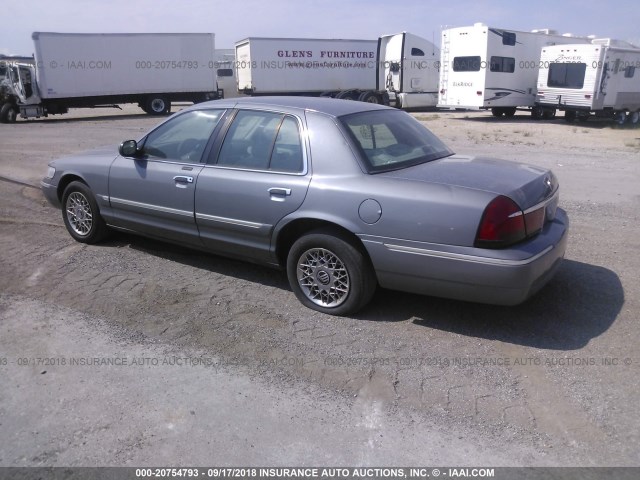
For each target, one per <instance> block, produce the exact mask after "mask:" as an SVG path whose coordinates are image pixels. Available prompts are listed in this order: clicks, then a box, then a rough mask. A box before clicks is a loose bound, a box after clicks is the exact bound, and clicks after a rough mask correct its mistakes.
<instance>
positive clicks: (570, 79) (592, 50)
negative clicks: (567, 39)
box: [536, 39, 640, 125]
mask: <svg viewBox="0 0 640 480" xmlns="http://www.w3.org/2000/svg"><path fill="white" fill-rule="evenodd" d="M536 101H537V104H538V105H539V106H540V107H542V108H558V109H560V110H564V112H565V119H566V120H567V121H573V120H575V119H576V118H578V119H579V120H583V121H584V120H586V119H588V118H589V116H590V115H591V113H594V114H595V115H596V116H599V117H610V118H613V119H614V120H615V121H616V123H618V124H620V125H621V124H623V123H625V122H628V123H631V124H637V123H638V122H639V121H640V48H637V47H634V46H633V45H631V44H629V43H626V42H622V41H619V40H612V39H595V40H593V41H592V42H591V44H588V45H583V44H578V45H561V46H560V45H557V46H553V47H545V48H543V49H542V53H541V55H540V72H539V75H538V95H537V97H536Z"/></svg>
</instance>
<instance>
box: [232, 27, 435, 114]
mask: <svg viewBox="0 0 640 480" xmlns="http://www.w3.org/2000/svg"><path fill="white" fill-rule="evenodd" d="M235 62H236V70H237V81H238V90H239V91H241V92H243V93H245V94H247V95H304V96H330V97H335V98H342V99H349V100H359V101H364V102H371V103H380V104H386V105H389V104H391V105H394V106H397V107H400V108H413V107H434V106H435V105H436V102H437V91H438V78H439V71H438V67H439V50H438V48H437V47H436V46H435V45H433V43H431V42H429V41H428V40H425V39H423V38H420V37H418V36H417V35H412V34H409V33H407V32H403V33H399V34H395V35H384V36H382V37H380V38H378V39H377V40H353V39H320V38H259V37H251V38H247V39H244V40H242V41H239V42H237V43H236V58H235Z"/></svg>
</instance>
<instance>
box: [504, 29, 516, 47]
mask: <svg viewBox="0 0 640 480" xmlns="http://www.w3.org/2000/svg"><path fill="white" fill-rule="evenodd" d="M502 44H503V45H510V46H512V47H513V46H515V44H516V34H515V33H513V32H502Z"/></svg>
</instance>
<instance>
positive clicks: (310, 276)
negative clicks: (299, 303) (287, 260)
mask: <svg viewBox="0 0 640 480" xmlns="http://www.w3.org/2000/svg"><path fill="white" fill-rule="evenodd" d="M297 274H298V285H300V288H301V289H302V291H303V292H304V294H305V295H306V296H307V298H308V299H309V300H311V301H312V302H313V303H315V304H316V305H320V306H321V307H337V306H338V305H341V304H342V303H343V302H344V301H345V300H346V299H347V296H348V295H349V286H350V284H349V273H348V272H347V269H346V267H345V265H344V263H343V262H342V260H340V258H338V256H337V255H336V254H335V253H333V252H331V251H330V250H326V249H324V248H312V249H310V250H307V251H306V252H304V253H303V254H302V255H301V256H300V259H299V261H298V270H297Z"/></svg>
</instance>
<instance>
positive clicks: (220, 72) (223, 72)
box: [217, 68, 233, 77]
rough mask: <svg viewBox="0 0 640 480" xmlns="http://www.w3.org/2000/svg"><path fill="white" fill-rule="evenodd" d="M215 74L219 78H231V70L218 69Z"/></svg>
mask: <svg viewBox="0 0 640 480" xmlns="http://www.w3.org/2000/svg"><path fill="white" fill-rule="evenodd" d="M217 73H218V76H219V77H233V70H231V69H230V68H219V69H218V72H217Z"/></svg>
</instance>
